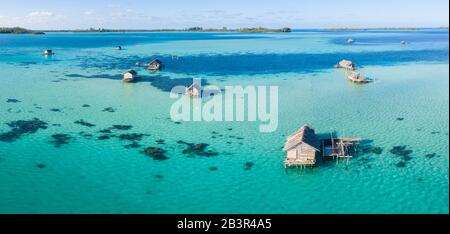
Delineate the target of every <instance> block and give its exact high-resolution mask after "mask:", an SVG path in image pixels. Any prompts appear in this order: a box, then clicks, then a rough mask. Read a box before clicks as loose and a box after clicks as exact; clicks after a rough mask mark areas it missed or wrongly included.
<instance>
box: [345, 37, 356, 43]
mask: <svg viewBox="0 0 450 234" xmlns="http://www.w3.org/2000/svg"><path fill="white" fill-rule="evenodd" d="M353 42H355V40H353V39H352V38H349V39H347V44H353Z"/></svg>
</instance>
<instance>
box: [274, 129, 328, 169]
mask: <svg viewBox="0 0 450 234" xmlns="http://www.w3.org/2000/svg"><path fill="white" fill-rule="evenodd" d="M320 145H321V144H320V140H319V139H318V137H317V136H316V133H315V131H314V129H312V128H310V127H309V126H308V125H304V126H303V127H302V128H300V129H299V130H297V131H296V132H295V133H294V134H292V135H290V136H289V137H288V138H287V140H286V143H285V145H284V148H283V151H285V152H286V158H285V160H284V166H285V167H290V166H300V167H307V166H310V167H312V166H314V164H316V155H317V153H318V152H320Z"/></svg>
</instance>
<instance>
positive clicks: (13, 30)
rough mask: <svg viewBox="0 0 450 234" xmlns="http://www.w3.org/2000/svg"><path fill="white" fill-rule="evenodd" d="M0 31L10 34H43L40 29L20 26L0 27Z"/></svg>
mask: <svg viewBox="0 0 450 234" xmlns="http://www.w3.org/2000/svg"><path fill="white" fill-rule="evenodd" d="M0 33H11V34H45V33H44V32H42V31H35V30H29V29H25V28H20V27H13V28H0Z"/></svg>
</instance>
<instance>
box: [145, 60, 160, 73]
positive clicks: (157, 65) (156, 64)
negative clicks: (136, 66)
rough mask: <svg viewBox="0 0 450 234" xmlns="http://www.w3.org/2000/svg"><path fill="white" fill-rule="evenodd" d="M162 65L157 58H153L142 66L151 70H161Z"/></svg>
mask: <svg viewBox="0 0 450 234" xmlns="http://www.w3.org/2000/svg"><path fill="white" fill-rule="evenodd" d="M162 66H163V64H162V62H161V61H159V60H158V59H155V60H153V61H151V62H150V63H148V64H144V67H146V68H147V69H149V70H153V71H157V70H161V68H162Z"/></svg>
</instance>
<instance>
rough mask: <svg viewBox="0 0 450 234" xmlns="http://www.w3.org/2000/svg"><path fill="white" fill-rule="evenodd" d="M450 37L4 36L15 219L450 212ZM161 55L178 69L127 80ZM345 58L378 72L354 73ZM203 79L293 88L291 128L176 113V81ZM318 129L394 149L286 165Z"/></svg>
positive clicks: (1, 131)
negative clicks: (185, 118)
mask: <svg viewBox="0 0 450 234" xmlns="http://www.w3.org/2000/svg"><path fill="white" fill-rule="evenodd" d="M348 37H352V38H354V39H355V41H356V43H355V44H354V45H346V44H345V41H346V39H347V38H348ZM402 40H405V41H408V42H410V43H409V44H406V45H402V44H400V41H402ZM116 45H122V46H123V47H124V50H122V51H116V50H114V49H113V47H114V46H116ZM448 46H449V44H448V30H418V31H355V32H325V31H319V30H304V31H295V32H293V33H289V34H274V33H267V34H237V33H126V34H123V33H98V34H96V33H80V34H73V33H49V34H46V35H0V103H1V104H0V113H1V114H0V122H1V125H0V213H448V212H449V204H448V197H449V184H448V183H449V182H448V181H449V178H448V175H449V157H448V155H449V147H448V145H449V142H448V129H449V121H448V116H449V107H448V105H449V90H448V89H449V88H448V87H449V86H448V85H449V62H448V48H449V47H448ZM45 48H51V49H53V50H54V51H55V52H56V54H55V55H54V56H52V57H48V58H45V57H43V56H42V55H41V52H42V51H43V50H44V49H45ZM156 57H158V58H160V59H161V60H162V61H163V62H164V63H165V64H166V68H165V69H164V70H163V71H161V72H158V73H149V72H146V71H145V70H143V69H141V68H137V71H138V72H139V73H140V74H141V75H142V76H143V77H142V78H141V80H140V82H137V83H132V84H124V83H122V82H121V81H120V78H121V74H122V73H123V72H124V71H125V70H126V69H129V68H133V65H134V63H135V62H137V61H140V62H142V63H143V62H148V61H149V60H150V59H152V58H156ZM344 58H347V59H351V60H353V61H354V62H356V63H357V64H358V65H360V66H361V70H362V72H363V73H364V74H365V75H366V76H368V77H370V78H373V79H374V82H373V83H370V84H368V85H364V86H361V85H354V84H351V83H349V82H347V80H346V79H345V75H344V72H343V71H341V70H336V69H334V68H333V65H334V64H335V63H336V62H337V61H339V60H341V59H344ZM194 77H196V78H202V79H204V80H205V81H207V83H209V84H213V85H217V86H220V87H223V86H225V85H274V86H279V114H278V117H279V126H278V129H277V130H276V131H275V132H272V133H260V132H259V129H258V126H259V123H258V122H180V123H177V122H173V121H172V120H171V119H170V114H169V111H170V107H171V105H172V103H173V102H174V100H173V99H170V98H169V92H168V91H169V90H170V89H171V87H173V86H174V85H180V84H182V85H185V84H188V83H189V82H192V80H191V79H192V78H194ZM83 105H84V106H83ZM108 107H109V109H106V110H105V108H108ZM108 110H109V111H108ZM33 118H37V119H39V120H40V121H38V120H35V121H31V122H26V123H34V124H36V125H30V124H29V125H26V126H25V125H23V124H22V125H20V124H21V123H24V122H14V121H18V120H26V121H30V120H33ZM79 120H84V122H81V123H84V125H82V124H77V123H75V122H76V121H79ZM41 121H42V122H41ZM86 122H87V123H90V124H92V125H95V126H92V125H89V124H86ZM78 123H80V122H78ZM305 123H309V124H310V125H311V126H313V127H314V128H315V129H316V132H318V133H320V134H328V133H329V132H330V129H333V130H335V131H336V132H337V133H338V135H340V136H344V135H345V136H359V137H362V138H364V139H365V140H366V142H365V143H364V147H365V148H366V149H371V147H380V148H381V149H382V152H381V154H377V153H375V152H372V153H370V152H365V153H364V152H361V153H360V154H358V155H356V156H355V158H354V159H352V160H351V162H350V166H349V168H348V169H346V168H345V167H343V165H342V164H341V165H339V166H336V165H335V163H334V162H331V161H328V162H321V163H320V164H319V165H317V167H316V168H314V169H313V170H306V171H305V170H303V171H302V170H296V169H292V170H291V169H290V170H285V169H284V165H283V157H284V153H283V152H282V150H281V148H282V146H283V144H284V141H285V138H286V136H287V135H289V134H290V133H292V132H293V131H295V130H296V129H298V128H299V127H301V126H302V125H303V124H305ZM8 124H9V125H8ZM17 125H20V126H22V128H19V129H20V130H22V132H20V131H19V130H17ZM112 125H130V126H131V129H128V130H119V129H109V128H110V127H111V126H112ZM14 126H16V128H14ZM35 127H36V128H35ZM39 127H40V128H39ZM14 129H16V130H14ZM105 129H109V130H110V131H111V133H107V131H103V133H101V132H99V131H101V130H105ZM130 133H136V134H142V135H139V136H140V137H141V138H142V139H136V140H134V141H130V140H126V139H123V138H126V137H127V136H128V137H130V136H132V135H122V139H120V135H121V134H130ZM54 134H63V135H59V136H60V137H59V138H58V139H59V141H56V142H55V141H54V140H55V139H54V138H53V137H52V135H54ZM101 136H108V137H109V139H103V138H102V139H98V137H101ZM135 136H136V135H135ZM104 138H107V137H104ZM161 140H163V141H164V142H162V141H161ZM180 140H181V141H184V142H188V143H206V144H209V146H207V150H212V151H213V152H217V153H218V155H215V156H214V155H213V156H211V157H206V156H202V155H193V154H184V153H183V151H184V150H185V149H186V147H187V145H186V144H183V143H180V142H178V141H180ZM133 142H135V143H136V144H134V145H130V144H132V143H133ZM131 146H136V147H138V148H133V147H131ZM149 146H154V147H160V148H161V149H163V150H165V151H166V152H165V156H166V157H168V159H167V160H154V159H152V157H149V156H147V155H144V154H142V153H140V151H142V150H143V148H145V147H149ZM396 146H397V148H394V147H396ZM399 146H400V147H401V146H406V148H405V149H404V150H403V155H395V154H393V153H392V152H390V151H392V150H393V149H399ZM369 151H370V150H369Z"/></svg>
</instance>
